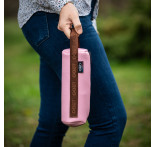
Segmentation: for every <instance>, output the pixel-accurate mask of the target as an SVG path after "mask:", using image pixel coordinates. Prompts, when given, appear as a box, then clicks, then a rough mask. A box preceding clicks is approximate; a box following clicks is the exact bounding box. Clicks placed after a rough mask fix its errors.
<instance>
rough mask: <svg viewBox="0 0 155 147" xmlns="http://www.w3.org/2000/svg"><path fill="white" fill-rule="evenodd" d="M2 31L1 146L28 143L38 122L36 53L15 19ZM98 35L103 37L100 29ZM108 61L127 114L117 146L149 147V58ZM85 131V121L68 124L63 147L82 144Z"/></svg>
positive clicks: (7, 21) (86, 133)
mask: <svg viewBox="0 0 155 147" xmlns="http://www.w3.org/2000/svg"><path fill="white" fill-rule="evenodd" d="M99 19H101V18H99ZM99 21H100V22H101V21H102V20H99ZM109 21H111V20H109ZM109 21H107V23H109ZM101 25H102V23H99V27H100V28H101V27H102V26H101ZM4 33H5V42H4V45H5V55H4V56H5V59H4V64H5V69H4V72H5V83H4V88H5V93H4V94H5V101H4V104H5V118H4V120H5V126H4V128H5V146H6V147H28V146H29V144H30V141H31V138H32V136H33V133H34V131H35V128H36V126H37V123H38V122H37V120H38V112H39V103H40V94H39V81H38V79H39V56H38V55H37V54H36V53H35V52H34V51H33V49H32V48H31V47H30V45H29V44H28V43H27V42H26V40H25V39H24V37H23V34H22V32H21V30H20V29H19V28H18V25H17V22H16V20H13V19H7V20H5V30H4ZM100 36H101V38H102V40H103V39H104V38H103V36H102V33H100ZM108 56H109V54H108ZM110 64H111V67H112V70H113V73H114V76H115V78H116V81H117V83H118V87H119V89H120V92H121V95H122V98H123V101H124V104H125V107H126V110H127V114H128V121H127V125H126V128H125V131H124V134H123V138H122V141H121V145H120V147H133V146H134V147H149V146H151V134H150V133H151V129H150V128H151V114H150V112H151V105H150V103H151V99H150V97H151V90H150V88H151V71H150V69H151V67H150V66H151V65H150V61H148V60H142V59H141V60H135V59H134V60H131V61H129V62H125V63H121V62H120V61H117V60H110ZM88 132H89V128H88V124H85V125H83V126H81V127H78V128H70V129H69V131H68V132H67V134H66V136H65V138H64V142H63V147H82V146H84V143H85V140H86V138H87V135H88Z"/></svg>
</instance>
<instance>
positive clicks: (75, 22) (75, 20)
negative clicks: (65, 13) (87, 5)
mask: <svg viewBox="0 0 155 147" xmlns="http://www.w3.org/2000/svg"><path fill="white" fill-rule="evenodd" d="M72 22H73V25H74V28H75V31H76V32H77V33H78V34H79V35H80V34H82V32H83V30H82V25H81V22H80V20H79V17H76V18H73V19H72Z"/></svg>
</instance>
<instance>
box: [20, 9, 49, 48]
mask: <svg viewBox="0 0 155 147" xmlns="http://www.w3.org/2000/svg"><path fill="white" fill-rule="evenodd" d="M22 31H23V34H24V36H25V38H26V39H27V41H28V42H29V43H30V44H31V45H32V47H38V46H39V45H40V44H41V43H43V42H44V41H45V40H47V39H48V38H49V28H48V22H47V16H46V12H43V11H39V12H36V13H35V14H33V15H32V17H31V18H30V19H29V20H28V21H27V22H26V24H25V25H24V26H23V28H22Z"/></svg>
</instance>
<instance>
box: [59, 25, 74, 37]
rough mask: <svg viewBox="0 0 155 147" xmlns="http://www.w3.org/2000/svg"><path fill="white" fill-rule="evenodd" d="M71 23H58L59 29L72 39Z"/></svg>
mask: <svg viewBox="0 0 155 147" xmlns="http://www.w3.org/2000/svg"><path fill="white" fill-rule="evenodd" d="M71 26H72V25H71V24H67V25H65V24H61V25H59V24H58V30H60V31H63V32H64V34H65V35H66V36H67V38H68V39H70V33H71Z"/></svg>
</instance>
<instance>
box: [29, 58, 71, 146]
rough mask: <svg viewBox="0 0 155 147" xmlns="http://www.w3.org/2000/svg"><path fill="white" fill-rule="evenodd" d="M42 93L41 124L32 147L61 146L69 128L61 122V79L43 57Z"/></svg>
mask: <svg viewBox="0 0 155 147" xmlns="http://www.w3.org/2000/svg"><path fill="white" fill-rule="evenodd" d="M40 94H41V106H40V113H39V125H38V127H37V129H36V132H35V135H34V137H33V140H32V142H31V147H61V144H62V140H63V137H64V135H65V133H66V131H67V129H68V127H67V126H66V125H64V124H62V123H61V81H60V79H59V78H58V76H57V75H56V73H55V72H53V70H52V69H51V68H50V67H49V65H48V64H47V63H46V62H45V61H44V59H43V58H41V59H40Z"/></svg>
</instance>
